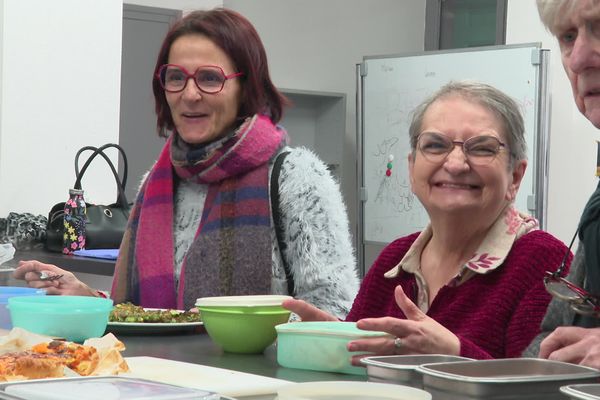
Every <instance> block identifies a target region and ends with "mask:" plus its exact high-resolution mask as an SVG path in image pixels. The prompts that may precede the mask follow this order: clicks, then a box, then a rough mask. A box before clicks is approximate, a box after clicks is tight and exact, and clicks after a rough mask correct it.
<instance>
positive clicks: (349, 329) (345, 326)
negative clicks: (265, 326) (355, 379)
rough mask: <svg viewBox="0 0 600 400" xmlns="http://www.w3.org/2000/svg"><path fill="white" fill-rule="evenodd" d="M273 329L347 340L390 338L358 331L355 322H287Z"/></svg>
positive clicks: (386, 334)
mask: <svg viewBox="0 0 600 400" xmlns="http://www.w3.org/2000/svg"><path fill="white" fill-rule="evenodd" d="M275 329H276V330H277V333H305V334H312V335H314V334H317V335H332V336H341V337H348V338H359V337H374V336H390V335H389V334H388V333H386V332H380V331H366V330H363V329H359V328H357V327H356V322H343V321H311V322H289V323H287V324H281V325H277V326H276V327H275Z"/></svg>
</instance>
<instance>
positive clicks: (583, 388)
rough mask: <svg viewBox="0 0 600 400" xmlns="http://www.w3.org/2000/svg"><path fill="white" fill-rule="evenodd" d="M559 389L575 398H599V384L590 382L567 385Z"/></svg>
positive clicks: (580, 399)
mask: <svg viewBox="0 0 600 400" xmlns="http://www.w3.org/2000/svg"><path fill="white" fill-rule="evenodd" d="M560 391H561V392H562V393H564V394H565V395H567V396H569V398H570V399H576V400H600V384H598V383H596V384H593V383H590V384H583V385H567V386H563V387H561V388H560Z"/></svg>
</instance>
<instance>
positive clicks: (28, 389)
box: [4, 377, 221, 400]
mask: <svg viewBox="0 0 600 400" xmlns="http://www.w3.org/2000/svg"><path fill="white" fill-rule="evenodd" d="M4 390H5V392H6V393H8V394H11V395H14V396H19V397H22V398H24V399H28V400H80V399H86V400H147V399H148V400H150V399H151V400H175V399H178V400H183V399H190V400H191V399H194V400H219V399H221V396H220V395H218V394H216V393H214V392H208V391H204V390H199V389H192V388H185V387H181V386H175V385H168V384H165V383H159V382H152V381H148V380H144V379H133V378H123V377H92V378H73V379H59V380H52V381H32V382H25V383H13V384H8V385H6V386H5V388H4Z"/></svg>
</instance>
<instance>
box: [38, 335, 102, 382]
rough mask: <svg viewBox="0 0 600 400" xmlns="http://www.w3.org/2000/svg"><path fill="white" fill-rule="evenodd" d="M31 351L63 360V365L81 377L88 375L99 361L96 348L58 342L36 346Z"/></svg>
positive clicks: (53, 341)
mask: <svg viewBox="0 0 600 400" xmlns="http://www.w3.org/2000/svg"><path fill="white" fill-rule="evenodd" d="M31 351H32V352H34V353H38V354H46V355H57V356H60V357H62V358H63V360H64V365H66V366H67V367H69V368H70V369H72V370H73V371H75V372H77V373H78V374H79V375H81V376H88V375H90V374H91V373H92V372H93V371H94V370H95V369H96V367H97V366H98V362H99V361H100V357H99V356H98V351H97V350H96V348H94V347H92V346H84V345H81V344H77V343H73V342H63V341H60V340H52V341H51V342H48V343H39V344H36V345H35V346H33V347H32V348H31Z"/></svg>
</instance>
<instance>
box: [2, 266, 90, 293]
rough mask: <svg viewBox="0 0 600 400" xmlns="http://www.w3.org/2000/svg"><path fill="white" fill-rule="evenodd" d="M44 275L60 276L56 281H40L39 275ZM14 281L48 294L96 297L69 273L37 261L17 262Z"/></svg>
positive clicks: (87, 287)
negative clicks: (24, 283) (42, 290)
mask: <svg viewBox="0 0 600 400" xmlns="http://www.w3.org/2000/svg"><path fill="white" fill-rule="evenodd" d="M42 272H44V273H45V274H46V275H49V276H53V275H62V277H60V278H59V279H56V280H42V279H40V276H41V273H42ZM13 276H14V277H15V278H16V279H22V280H25V281H26V282H27V285H29V287H32V288H36V289H46V292H47V293H48V294H57V295H67V296H96V292H95V291H94V290H93V289H91V288H90V287H89V286H87V285H86V284H85V283H83V282H81V281H80V280H79V279H77V278H76V277H75V275H74V274H73V273H71V272H69V271H65V270H64V269H61V268H58V267H57V266H56V265H52V264H44V263H41V262H39V261H35V260H32V261H19V265H18V266H17V269H16V270H15V271H14V272H13Z"/></svg>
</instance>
